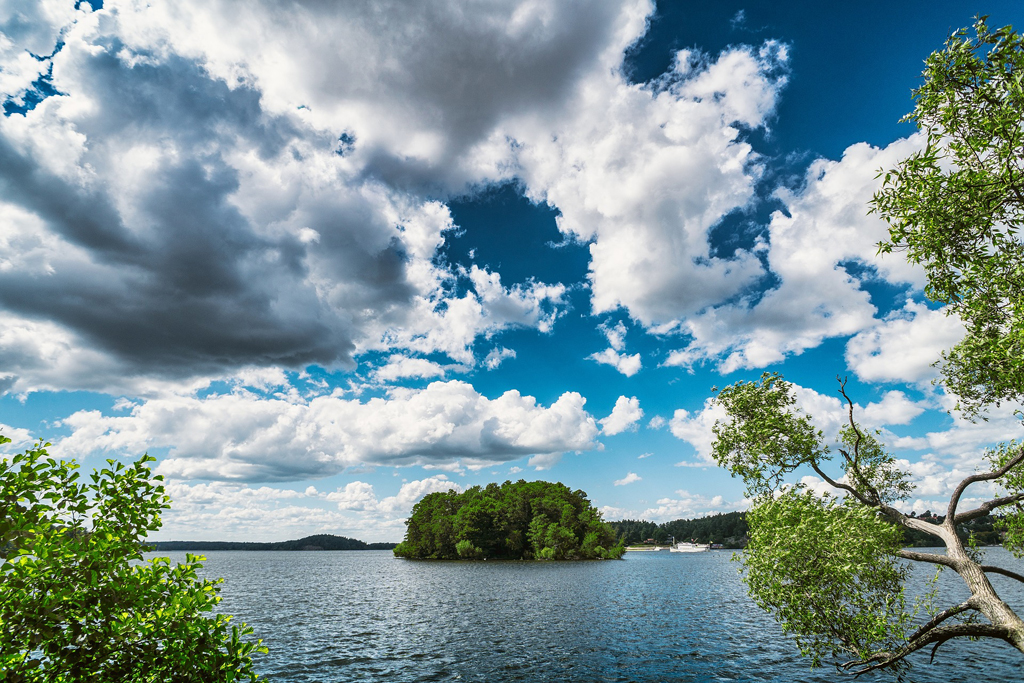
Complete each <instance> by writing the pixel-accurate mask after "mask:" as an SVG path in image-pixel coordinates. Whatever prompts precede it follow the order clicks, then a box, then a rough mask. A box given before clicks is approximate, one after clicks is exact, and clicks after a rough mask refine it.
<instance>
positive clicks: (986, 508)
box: [953, 493, 1024, 525]
mask: <svg viewBox="0 0 1024 683" xmlns="http://www.w3.org/2000/svg"><path fill="white" fill-rule="evenodd" d="M1019 500H1024V493H1015V494H1013V495H1012V496H1003V497H1002V498H994V499H992V500H990V501H988V502H987V503H983V504H981V505H979V506H978V507H976V508H974V509H973V510H968V511H967V512H961V513H960V514H958V515H957V516H956V517H955V518H953V524H954V525H957V524H963V523H964V522H969V521H971V520H972V519H977V518H978V517H984V516H985V515H987V514H988V513H990V512H992V511H993V510H995V509H996V508H1000V507H1003V506H1004V505H1010V504H1011V503H1016V502H1017V501H1019Z"/></svg>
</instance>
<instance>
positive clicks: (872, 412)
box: [670, 384, 926, 466]
mask: <svg viewBox="0 0 1024 683" xmlns="http://www.w3.org/2000/svg"><path fill="white" fill-rule="evenodd" d="M793 394H794V396H795V397H796V406H797V408H798V409H799V410H801V411H803V413H804V414H806V415H809V416H810V418H811V423H812V424H813V425H814V426H815V427H817V428H818V429H820V430H821V431H822V433H823V434H824V438H825V440H826V443H831V442H832V440H833V439H834V438H835V437H836V435H838V433H839V430H840V429H842V428H843V427H844V426H845V425H846V424H848V420H849V413H848V412H847V411H848V406H847V404H846V403H845V402H844V401H842V400H840V398H839V397H838V396H829V395H827V394H822V393H819V392H817V391H815V390H814V389H810V388H808V387H803V386H800V385H799V384H794V385H793ZM925 407H926V406H925V404H922V403H915V402H913V401H911V400H910V399H909V398H907V396H906V394H904V393H903V392H900V391H890V392H888V393H886V394H885V396H884V397H883V398H882V400H881V401H880V402H877V403H868V404H867V405H866V406H862V405H860V404H858V403H854V418H855V419H856V420H857V422H858V424H861V425H863V426H864V427H867V428H869V429H874V428H879V427H884V426H886V425H904V424H909V423H910V422H911V421H912V420H913V419H914V418H915V417H917V416H918V415H920V414H921V413H922V412H924V410H925ZM727 418H728V415H727V413H726V412H725V408H724V407H722V406H721V405H718V404H716V403H714V402H713V400H712V399H710V398H708V399H707V400H706V401H705V402H704V407H703V408H702V409H701V410H700V411H699V412H697V413H691V412H690V411H687V410H677V411H676V412H675V416H674V417H673V418H672V421H671V422H670V428H671V430H672V435H673V436H675V437H676V438H678V439H681V440H683V441H686V442H687V443H689V444H690V445H691V446H693V447H694V449H695V450H696V451H697V456H698V460H697V462H692V463H691V462H685V461H684V462H681V463H678V464H679V465H680V466H706V465H714V464H715V463H714V459H713V458H712V455H711V453H712V443H713V442H714V433H713V431H712V429H713V428H714V426H715V423H716V422H718V421H723V422H724V421H725V420H726V419H727Z"/></svg>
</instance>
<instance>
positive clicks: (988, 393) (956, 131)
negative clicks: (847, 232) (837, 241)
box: [872, 17, 1024, 416]
mask: <svg viewBox="0 0 1024 683" xmlns="http://www.w3.org/2000/svg"><path fill="white" fill-rule="evenodd" d="M974 28H975V33H976V35H975V37H974V38H973V39H972V38H970V37H969V36H968V34H967V31H966V30H960V31H958V32H957V33H955V34H953V35H952V36H951V37H950V38H949V40H947V41H946V47H945V49H944V50H940V51H938V52H935V53H934V54H932V55H931V56H930V57H929V58H928V60H927V61H926V68H925V71H924V79H925V82H924V84H923V85H922V86H921V87H920V88H919V89H917V90H916V91H915V92H914V98H915V100H916V106H915V108H914V111H913V112H911V113H910V114H908V115H907V116H906V117H905V118H904V120H905V121H913V122H914V123H916V124H917V125H918V127H919V128H920V129H921V131H922V132H923V133H924V135H925V138H926V141H927V142H926V146H925V149H924V150H922V151H921V152H918V153H916V154H914V155H912V156H910V157H909V158H907V159H905V160H904V161H903V162H902V163H900V164H899V166H898V167H897V168H895V169H892V170H890V171H888V172H886V173H884V174H883V186H882V189H881V191H879V192H878V193H877V194H876V195H875V197H874V200H873V202H872V203H873V210H874V211H876V212H878V213H879V214H880V215H881V216H882V217H883V218H884V219H885V220H886V221H887V222H888V223H889V226H890V228H889V241H887V242H883V243H881V244H880V245H879V251H880V252H881V253H890V252H893V251H904V252H905V253H906V257H907V259H908V260H909V261H910V262H912V263H916V264H920V265H922V266H923V267H924V269H925V272H926V273H927V276H928V286H927V289H926V293H927V294H928V296H929V297H930V298H932V299H934V300H935V301H939V302H942V303H944V304H946V313H947V314H949V315H958V316H959V317H960V318H961V319H962V320H963V322H964V324H965V326H966V327H967V334H966V336H965V337H964V339H963V341H961V342H960V343H959V344H957V345H956V346H955V347H954V348H953V349H951V350H950V351H948V352H947V353H945V354H944V355H943V363H942V371H943V377H944V382H945V385H946V387H947V388H948V389H950V390H951V391H952V392H953V393H954V394H955V395H956V396H958V397H959V400H960V403H959V405H958V408H960V409H962V410H963V411H964V412H965V414H967V415H969V416H974V415H977V414H978V413H979V412H980V411H981V410H982V409H983V408H984V407H985V406H987V405H990V404H996V405H998V404H999V403H1000V402H1001V401H1006V400H1017V401H1019V400H1020V399H1022V398H1024V363H1022V362H1021V359H1022V358H1024V307H1022V306H1021V305H1020V301H1021V296H1022V292H1024V242H1021V239H1020V234H1019V231H1020V229H1021V227H1022V226H1024V126H1022V125H1021V124H1022V120H1024V87H1022V79H1024V40H1022V38H1021V36H1020V35H1018V34H1017V33H1015V32H1014V31H1013V30H1012V29H1011V28H1010V27H1004V28H1000V29H990V28H989V27H988V25H987V24H986V22H985V19H984V17H983V18H981V19H979V20H978V22H977V23H976V24H975V27H974Z"/></svg>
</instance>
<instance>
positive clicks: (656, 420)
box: [647, 415, 668, 429]
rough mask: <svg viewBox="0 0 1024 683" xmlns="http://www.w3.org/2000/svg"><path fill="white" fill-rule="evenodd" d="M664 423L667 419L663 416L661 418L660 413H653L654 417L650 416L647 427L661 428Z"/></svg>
mask: <svg viewBox="0 0 1024 683" xmlns="http://www.w3.org/2000/svg"><path fill="white" fill-rule="evenodd" d="M666 424H668V421H667V420H666V419H665V418H663V417H662V416H661V415H655V416H654V417H652V418H651V420H650V422H648V423H647V428H648V429H661V428H662V427H664V426H665V425H666Z"/></svg>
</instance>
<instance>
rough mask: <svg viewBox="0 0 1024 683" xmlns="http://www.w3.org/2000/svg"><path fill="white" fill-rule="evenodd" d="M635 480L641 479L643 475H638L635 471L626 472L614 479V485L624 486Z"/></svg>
mask: <svg viewBox="0 0 1024 683" xmlns="http://www.w3.org/2000/svg"><path fill="white" fill-rule="evenodd" d="M637 481H643V477H641V476H640V475H638V474H637V473H636V472H630V473H629V474H627V475H626V476H625V477H623V478H622V479H616V480H615V485H616V486H625V485H626V484H632V483H633V482H637Z"/></svg>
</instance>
